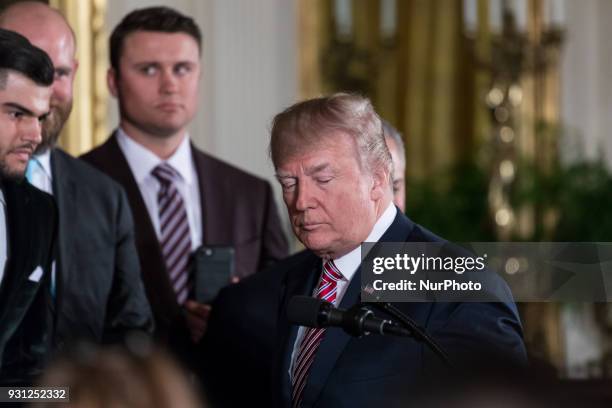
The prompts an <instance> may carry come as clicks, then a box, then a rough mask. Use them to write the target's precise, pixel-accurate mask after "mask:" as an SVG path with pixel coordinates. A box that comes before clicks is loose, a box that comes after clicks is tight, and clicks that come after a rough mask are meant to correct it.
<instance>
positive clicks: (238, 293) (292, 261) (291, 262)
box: [219, 250, 315, 300]
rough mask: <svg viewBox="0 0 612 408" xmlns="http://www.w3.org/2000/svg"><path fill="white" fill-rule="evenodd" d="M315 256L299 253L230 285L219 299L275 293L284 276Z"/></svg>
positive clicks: (306, 252) (307, 252)
mask: <svg viewBox="0 0 612 408" xmlns="http://www.w3.org/2000/svg"><path fill="white" fill-rule="evenodd" d="M314 256H315V255H314V254H312V252H310V251H306V250H304V251H301V252H298V253H297V254H294V255H291V256H289V257H287V258H285V259H283V260H281V261H279V262H277V263H275V264H274V265H272V266H270V267H268V268H266V269H264V270H262V271H260V272H257V273H255V274H253V275H250V276H248V277H246V278H245V279H243V280H241V281H240V282H239V283H237V284H234V285H230V286H228V287H226V288H225V289H223V290H222V291H221V292H220V296H219V298H220V299H223V300H228V299H234V298H242V297H243V296H244V295H245V294H246V295H248V294H257V293H276V292H275V291H276V290H277V289H279V288H280V285H281V283H282V282H283V281H284V279H285V275H286V274H287V273H288V272H289V271H291V270H293V269H295V268H297V267H298V266H299V265H301V264H303V263H305V262H312V260H313V257H314Z"/></svg>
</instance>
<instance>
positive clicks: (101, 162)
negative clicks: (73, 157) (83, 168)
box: [79, 135, 113, 168]
mask: <svg viewBox="0 0 612 408" xmlns="http://www.w3.org/2000/svg"><path fill="white" fill-rule="evenodd" d="M112 140H113V136H112V135H111V137H109V138H108V139H107V140H106V142H104V143H102V144H101V145H100V146H97V147H94V148H93V149H91V150H90V151H88V152H87V153H84V154H82V155H80V156H79V159H80V160H82V161H84V162H87V163H88V164H90V165H93V166H94V167H96V168H100V167H102V168H103V167H105V166H106V165H107V163H108V162H109V161H112V149H111V147H110V146H111V143H112Z"/></svg>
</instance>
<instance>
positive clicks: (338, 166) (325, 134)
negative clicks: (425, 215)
mask: <svg viewBox="0 0 612 408" xmlns="http://www.w3.org/2000/svg"><path fill="white" fill-rule="evenodd" d="M270 149H271V153H272V160H273V162H274V166H275V169H276V173H277V177H278V180H279V182H280V183H281V185H282V188H283V197H284V201H285V204H286V206H287V210H288V212H289V217H290V220H291V224H292V227H293V230H294V233H295V234H296V236H297V237H298V238H299V240H300V241H301V242H302V243H303V244H304V245H305V246H306V248H307V250H306V251H304V252H301V253H299V254H297V255H295V256H293V257H290V258H288V259H287V260H285V261H282V262H281V263H280V264H278V265H277V266H276V267H275V268H276V269H277V273H278V276H279V277H280V279H282V282H281V285H280V286H281V290H280V298H281V299H280V302H281V303H280V309H281V317H280V320H279V326H278V329H277V330H278V333H279V338H280V342H279V344H278V348H277V349H278V358H277V366H276V368H275V370H274V376H275V378H276V382H275V383H274V384H275V388H274V389H275V390H276V405H278V406H283V407H285V406H294V407H345V406H346V407H362V406H363V407H370V406H379V405H381V406H385V407H387V406H405V404H406V403H407V402H408V401H410V400H409V397H410V392H411V391H414V387H415V386H416V384H417V383H418V382H419V381H422V380H423V379H424V378H426V377H427V376H431V375H434V376H435V375H436V374H439V373H441V372H445V371H447V369H446V368H445V367H443V365H442V364H440V362H439V361H438V360H437V359H436V356H435V355H433V354H432V353H431V352H430V351H429V350H428V349H427V347H425V346H424V345H423V344H422V343H419V342H417V341H416V340H415V339H414V338H395V337H387V336H384V337H383V336H377V335H369V336H363V337H359V338H353V337H350V336H349V335H348V334H346V333H345V332H344V331H342V330H341V329H338V328H328V329H317V328H306V327H302V326H299V327H298V326H297V325H292V324H290V323H289V322H288V320H287V317H286V315H285V312H286V309H287V305H288V302H289V300H290V299H291V298H292V297H293V296H296V295H306V296H315V297H318V298H319V299H323V300H326V301H328V302H330V303H332V304H334V305H335V306H337V307H341V308H345V309H348V308H350V307H351V306H353V305H355V304H357V303H359V301H360V280H361V279H360V274H361V272H360V268H361V249H360V244H361V243H362V242H438V241H440V238H438V237H436V236H435V235H433V234H432V233H430V232H428V231H427V230H425V229H424V228H422V227H420V226H419V225H416V224H415V223H413V222H412V221H410V220H409V219H408V218H406V217H405V216H404V215H403V214H401V212H399V211H398V210H397V208H396V207H395V206H394V205H393V204H392V199H393V190H392V177H391V174H392V162H391V156H390V154H389V151H388V149H387V147H386V145H385V141H384V137H383V134H382V128H381V122H380V119H379V117H378V115H377V114H376V113H375V112H374V110H373V108H372V106H371V104H370V102H369V101H368V100H367V99H365V98H362V97H359V96H355V95H348V94H336V95H332V96H330V97H325V98H317V99H313V100H309V101H305V102H301V103H298V104H296V105H294V106H292V107H290V108H288V109H287V110H285V111H284V112H282V113H280V114H279V115H277V116H276V117H275V119H274V122H273V128H272V136H271V143H270ZM502 287H503V289H504V293H500V297H499V299H500V302H497V303H442V302H440V303H403V304H397V305H396V306H397V307H398V308H400V309H401V310H402V311H403V312H404V313H406V314H408V315H409V316H411V317H412V318H413V319H414V320H415V321H416V322H417V324H418V325H420V326H422V327H424V328H425V329H426V330H427V331H428V332H429V334H430V335H431V336H432V337H433V338H434V339H435V340H437V342H438V343H439V344H440V345H441V346H442V348H443V349H444V350H445V351H446V352H447V353H448V354H449V355H450V357H451V358H452V359H453V360H454V361H455V362H465V361H470V362H471V361H474V358H475V357H481V358H485V359H486V358H489V357H491V356H494V357H495V358H499V360H500V361H505V360H510V361H515V362H519V363H520V362H523V361H524V359H525V349H524V345H523V341H522V332H521V330H522V329H521V325H520V322H519V317H518V313H517V310H516V307H515V305H514V304H513V303H512V302H511V301H510V302H507V301H506V302H504V301H502V299H507V298H508V297H507V296H509V293H508V292H506V291H505V290H507V288H506V287H505V286H503V285H502ZM271 295H272V294H271ZM440 368H442V370H440Z"/></svg>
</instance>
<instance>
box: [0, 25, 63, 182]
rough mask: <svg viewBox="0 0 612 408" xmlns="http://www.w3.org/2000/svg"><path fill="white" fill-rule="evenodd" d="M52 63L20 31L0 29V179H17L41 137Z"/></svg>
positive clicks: (45, 114)
mask: <svg viewBox="0 0 612 408" xmlns="http://www.w3.org/2000/svg"><path fill="white" fill-rule="evenodd" d="M52 82H53V64H52V63H51V60H50V59H49V57H48V56H47V54H45V53H44V52H43V51H42V50H40V49H38V48H36V47H34V46H33V45H32V44H30V42H29V41H28V40H27V39H26V38H25V37H22V36H21V35H19V34H17V33H14V32H12V31H7V30H3V29H0V179H10V180H20V179H22V178H23V175H24V173H25V169H26V166H27V164H28V160H30V157H31V156H32V154H33V152H34V150H35V149H36V147H37V146H38V145H39V144H40V142H41V140H42V135H41V124H42V122H43V120H44V119H45V117H46V116H47V114H48V112H49V98H50V96H51V88H50V86H51V84H52Z"/></svg>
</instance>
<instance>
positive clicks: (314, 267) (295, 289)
mask: <svg viewBox="0 0 612 408" xmlns="http://www.w3.org/2000/svg"><path fill="white" fill-rule="evenodd" d="M306 256H307V259H305V260H304V261H303V262H302V263H300V264H299V265H298V266H296V268H292V269H290V270H289V272H288V273H286V274H285V282H284V288H283V289H282V290H283V292H284V294H283V296H282V299H283V304H282V306H281V311H280V314H279V318H280V320H279V322H278V327H279V333H283V334H284V335H285V337H284V338H283V339H281V341H280V344H281V347H282V348H283V349H282V350H281V354H280V355H281V356H282V361H281V369H280V373H279V376H280V381H281V392H282V394H283V400H284V401H289V402H290V401H291V381H290V379H289V367H290V365H291V355H292V353H293V346H294V344H295V339H296V337H297V333H298V329H299V326H296V325H294V324H290V323H289V321H288V319H287V314H286V313H287V307H288V304H289V301H290V300H291V298H292V297H293V296H298V295H306V296H310V295H311V294H312V290H313V288H314V285H315V284H316V282H317V280H318V278H319V275H320V273H321V259H320V258H319V257H317V256H316V255H315V254H313V253H312V252H310V251H308V253H307V255H306Z"/></svg>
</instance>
